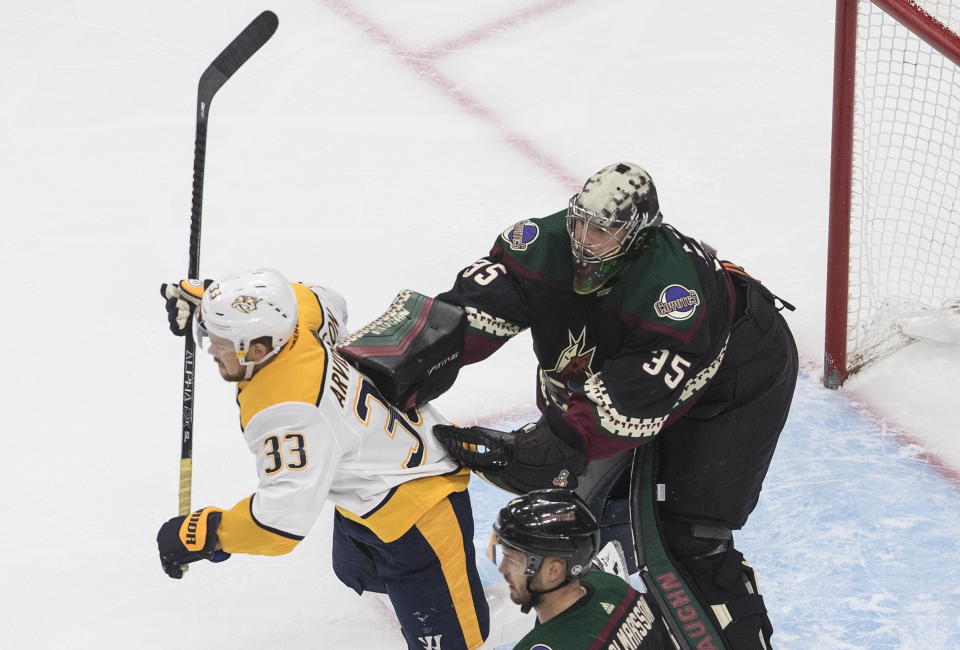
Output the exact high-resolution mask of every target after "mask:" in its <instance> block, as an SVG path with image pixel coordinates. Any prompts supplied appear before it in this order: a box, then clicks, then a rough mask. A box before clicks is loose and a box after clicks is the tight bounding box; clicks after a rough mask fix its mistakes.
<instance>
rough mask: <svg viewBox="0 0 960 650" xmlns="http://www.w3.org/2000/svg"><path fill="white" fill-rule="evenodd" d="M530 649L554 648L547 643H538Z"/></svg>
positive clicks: (548, 649) (551, 649) (547, 649)
mask: <svg viewBox="0 0 960 650" xmlns="http://www.w3.org/2000/svg"><path fill="white" fill-rule="evenodd" d="M530 650H553V648H551V647H550V646H548V645H546V644H545V643H538V644H537V645H533V646H530Z"/></svg>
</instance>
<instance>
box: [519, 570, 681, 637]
mask: <svg viewBox="0 0 960 650" xmlns="http://www.w3.org/2000/svg"><path fill="white" fill-rule="evenodd" d="M580 584H581V586H583V588H584V589H585V590H586V592H587V593H586V594H585V595H584V596H583V598H581V599H580V600H578V601H577V602H575V603H574V604H573V605H571V606H570V607H568V608H567V609H565V610H564V611H562V612H561V613H559V614H557V615H556V616H554V617H553V618H551V619H550V620H549V621H547V622H546V623H541V624H539V625H537V626H536V627H535V628H533V630H531V631H530V632H529V633H528V634H527V635H526V636H525V637H523V638H522V639H520V641H519V643H517V645H515V646H514V650H601V649H602V650H658V649H660V648H673V647H674V645H673V642H672V641H671V640H670V639H669V637H668V634H667V632H666V629H665V626H664V623H663V619H662V618H661V617H660V616H658V615H657V614H656V612H655V610H654V609H653V608H652V607H651V605H650V603H649V602H648V601H647V599H646V597H645V596H644V595H643V594H641V593H640V592H638V591H637V590H636V589H634V588H632V587H631V586H630V585H628V584H627V583H626V582H624V581H623V580H621V579H620V578H618V577H617V576H615V575H611V574H609V573H604V572H602V571H591V572H590V573H588V574H586V575H585V576H583V577H582V578H581V579H580Z"/></svg>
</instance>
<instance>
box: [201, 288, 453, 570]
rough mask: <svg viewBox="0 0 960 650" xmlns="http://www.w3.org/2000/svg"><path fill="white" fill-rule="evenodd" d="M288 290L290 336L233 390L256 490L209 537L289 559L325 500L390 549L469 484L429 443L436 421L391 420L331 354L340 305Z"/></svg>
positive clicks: (340, 325) (229, 547)
mask: <svg viewBox="0 0 960 650" xmlns="http://www.w3.org/2000/svg"><path fill="white" fill-rule="evenodd" d="M293 288H294V291H295V293H296V296H297V308H298V315H297V327H296V330H295V332H294V334H293V336H292V337H291V339H290V341H289V342H288V343H287V344H286V345H285V346H284V348H283V349H282V350H281V351H280V352H279V353H278V354H277V356H276V357H275V358H274V359H273V361H271V362H270V363H268V364H266V365H265V366H263V367H262V368H260V369H259V370H258V371H257V373H256V374H255V375H254V376H253V378H252V379H250V380H249V381H246V382H241V383H240V384H239V385H238V387H237V402H238V404H239V405H240V424H241V427H242V428H243V433H244V437H245V439H246V441H247V445H248V446H249V448H250V451H251V452H252V453H253V454H254V455H255V456H256V464H257V474H258V477H259V483H258V486H257V491H256V492H255V493H254V494H253V495H251V496H250V497H247V498H246V499H244V500H242V501H241V502H240V503H238V504H237V505H236V506H234V507H233V508H232V509H230V510H228V511H226V512H224V513H223V516H222V519H221V522H220V525H219V527H218V529H217V535H218V537H219V539H220V543H221V546H222V547H223V549H224V550H225V551H227V552H229V553H252V554H256V555H279V554H282V553H287V552H289V551H290V550H292V549H293V548H294V546H296V544H297V543H298V542H299V541H300V540H301V539H303V537H304V536H305V535H306V534H307V532H308V531H309V530H310V527H311V526H312V525H313V523H314V521H315V520H316V518H317V516H318V515H319V513H320V511H321V509H322V508H323V505H324V501H325V500H326V499H329V500H330V501H332V502H333V503H334V504H336V506H337V508H338V510H339V511H340V512H341V514H343V515H344V516H345V517H348V518H349V519H352V520H354V521H357V522H359V523H361V524H363V525H365V526H367V527H368V528H370V529H371V530H373V531H374V532H375V533H376V534H377V535H378V536H379V537H380V538H381V539H383V540H384V541H387V542H389V541H393V540H394V539H396V538H398V537H400V536H401V535H402V534H403V533H404V532H406V531H407V530H408V529H409V528H410V527H411V526H412V525H413V524H414V523H416V521H417V520H418V519H419V518H420V517H421V516H422V515H423V514H424V513H425V512H426V511H427V510H429V509H430V508H431V507H432V506H433V505H435V504H436V503H437V502H439V501H440V500H441V499H443V498H444V497H446V496H447V495H448V494H450V493H451V492H455V491H460V490H463V489H466V486H467V482H468V481H469V471H468V470H466V469H461V467H460V465H459V464H458V463H457V462H456V461H455V460H453V459H452V458H451V457H450V456H449V455H448V454H447V451H446V449H445V448H444V447H443V445H441V444H440V443H439V442H438V441H437V440H436V438H435V437H434V436H433V433H432V427H433V425H434V424H440V423H444V424H445V423H446V422H447V421H446V420H444V419H443V418H442V417H441V416H440V415H439V414H438V413H437V412H436V411H435V410H434V409H433V407H431V406H429V405H425V406H423V407H420V408H418V409H416V410H415V411H412V412H409V413H406V414H404V413H400V412H399V411H397V409H395V408H393V407H392V406H390V405H389V404H388V403H387V402H386V401H385V400H384V399H383V397H382V396H381V395H380V393H379V391H378V390H377V388H376V386H374V384H373V383H372V382H371V381H370V380H369V379H368V378H367V377H366V376H364V375H363V374H362V373H360V372H359V371H358V370H356V369H355V368H354V367H352V366H351V365H349V364H348V363H347V362H346V361H345V360H344V359H343V358H342V357H341V356H339V355H338V354H337V353H336V351H335V346H336V343H337V342H338V341H339V340H340V339H341V338H342V337H343V336H344V335H345V334H346V329H345V324H346V305H345V303H344V301H343V298H341V297H340V296H339V295H338V294H336V293H334V292H332V291H329V290H326V289H323V288H322V287H318V286H312V285H311V286H307V285H303V284H294V285H293Z"/></svg>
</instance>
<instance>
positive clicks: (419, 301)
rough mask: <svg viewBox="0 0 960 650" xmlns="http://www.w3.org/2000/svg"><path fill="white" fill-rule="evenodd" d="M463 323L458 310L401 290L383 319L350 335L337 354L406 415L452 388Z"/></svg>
mask: <svg viewBox="0 0 960 650" xmlns="http://www.w3.org/2000/svg"><path fill="white" fill-rule="evenodd" d="M466 323H467V316H466V312H464V310H463V309H462V308H461V307H458V306H456V305H451V304H449V303H446V302H442V301H440V300H436V299H435V298H428V297H427V296H424V295H423V294H420V293H417V292H416V291H410V290H404V291H401V292H400V293H399V294H397V297H396V298H394V300H393V303H392V304H391V305H390V307H389V308H388V309H387V311H386V312H384V314H383V315H382V316H380V317H379V318H377V319H376V320H374V321H373V322H372V323H370V324H368V325H366V326H364V327H362V328H360V329H359V330H357V331H356V332H355V333H353V334H351V335H350V336H348V337H347V338H346V339H345V340H344V342H343V343H341V344H340V345H339V346H338V347H337V351H338V352H339V353H340V354H341V355H342V356H343V357H345V358H346V359H347V360H348V361H349V362H350V363H351V364H352V365H354V366H355V367H356V368H357V369H358V370H360V371H361V372H363V373H364V374H366V375H367V376H368V377H370V379H372V380H373V382H374V383H375V384H376V385H377V388H379V389H380V392H381V393H382V394H383V396H384V397H385V398H386V399H387V401H389V402H390V403H391V404H393V405H394V406H396V407H397V408H399V409H401V410H403V411H407V410H409V409H411V408H413V407H414V406H416V405H417V404H423V403H425V402H429V401H430V400H432V399H434V398H437V397H439V396H440V395H442V394H443V393H444V392H446V391H447V389H449V388H450V387H451V386H452V385H453V382H454V381H455V380H456V378H457V374H458V373H459V372H460V366H461V361H462V354H463V337H464V333H465V331H466Z"/></svg>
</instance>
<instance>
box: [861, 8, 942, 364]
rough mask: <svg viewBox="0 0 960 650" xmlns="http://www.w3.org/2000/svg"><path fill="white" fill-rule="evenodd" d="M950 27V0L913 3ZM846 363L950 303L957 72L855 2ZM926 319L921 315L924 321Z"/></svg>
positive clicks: (864, 357)
mask: <svg viewBox="0 0 960 650" xmlns="http://www.w3.org/2000/svg"><path fill="white" fill-rule="evenodd" d="M915 4H916V5H917V6H919V7H921V8H922V9H923V10H924V11H926V12H927V13H929V14H930V15H931V16H933V17H934V18H936V19H937V20H939V21H940V22H942V23H943V24H945V25H946V26H948V27H950V28H951V29H954V30H956V29H957V28H958V26H960V0H953V2H943V1H940V2H936V1H931V0H917V1H916V3H915ZM858 13H859V15H858V17H857V21H858V33H857V74H856V108H855V117H854V160H853V187H852V191H853V194H852V197H851V215H850V284H849V290H850V303H849V315H848V338H847V354H848V357H847V359H848V360H847V366H848V368H849V369H851V371H852V370H856V369H857V368H859V367H861V366H862V365H864V364H865V363H868V362H869V361H870V360H871V359H873V358H876V357H878V356H882V355H883V354H886V353H887V352H889V351H890V350H891V349H894V348H896V347H897V346H899V345H902V344H903V343H904V342H905V341H908V340H909V333H908V332H909V329H906V330H905V328H904V327H903V326H902V324H903V323H904V322H905V321H909V320H911V319H916V318H917V317H918V316H925V315H927V314H929V313H930V311H931V310H944V309H945V308H946V312H947V313H956V310H954V309H950V307H951V306H952V305H956V304H957V303H958V302H960V70H958V66H956V65H955V64H954V63H952V62H951V61H950V60H949V59H947V58H946V57H944V56H943V55H942V54H940V53H939V52H937V51H936V50H935V49H933V48H932V47H931V46H930V45H928V44H927V43H926V42H924V41H923V40H921V39H920V38H918V37H917V36H915V35H914V34H913V33H911V32H910V31H909V30H908V29H907V28H906V27H904V26H902V25H901V24H900V23H898V22H897V21H895V20H894V19H893V18H891V17H890V16H889V15H887V14H886V13H885V12H884V11H883V10H881V9H880V8H878V7H876V6H875V5H874V4H873V3H872V2H870V1H869V0H861V1H860V2H859V11H858ZM928 320H929V319H928Z"/></svg>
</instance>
